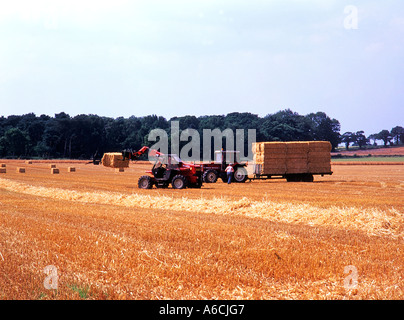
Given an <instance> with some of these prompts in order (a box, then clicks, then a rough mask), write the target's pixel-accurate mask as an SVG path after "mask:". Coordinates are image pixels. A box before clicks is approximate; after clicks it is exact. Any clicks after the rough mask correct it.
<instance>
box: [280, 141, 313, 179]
mask: <svg viewBox="0 0 404 320" xmlns="http://www.w3.org/2000/svg"><path fill="white" fill-rule="evenodd" d="M285 145H286V161H285V162H286V173H291V174H292V173H307V172H308V161H307V159H308V152H309V142H306V141H304V142H300V141H298V142H286V143H285Z"/></svg>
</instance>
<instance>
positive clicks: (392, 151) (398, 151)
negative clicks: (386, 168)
mask: <svg viewBox="0 0 404 320" xmlns="http://www.w3.org/2000/svg"><path fill="white" fill-rule="evenodd" d="M331 154H332V155H337V154H341V155H343V156H353V155H355V154H356V155H357V156H368V155H369V154H370V155H372V156H382V155H390V156H391V155H397V156H404V146H399V147H397V146H393V147H387V148H370V149H362V150H361V149H350V150H339V151H336V152H333V153H331Z"/></svg>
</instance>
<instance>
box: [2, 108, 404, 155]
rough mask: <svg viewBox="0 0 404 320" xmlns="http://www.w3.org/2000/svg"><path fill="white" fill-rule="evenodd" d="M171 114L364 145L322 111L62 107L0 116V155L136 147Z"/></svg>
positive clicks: (208, 124)
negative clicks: (160, 112)
mask: <svg viewBox="0 0 404 320" xmlns="http://www.w3.org/2000/svg"><path fill="white" fill-rule="evenodd" d="M174 120H176V121H179V125H180V130H185V129H187V128H191V129H196V130H197V131H198V132H199V133H200V134H201V136H202V131H203V129H211V130H213V129H216V128H218V129H220V130H225V129H227V128H230V129H232V130H234V131H235V130H236V129H245V131H247V129H256V139H257V141H258V142H260V141H308V140H323V141H330V142H331V144H332V147H333V148H336V147H337V146H338V145H339V144H340V143H341V142H344V143H346V144H347V146H348V147H349V145H350V144H351V143H357V144H358V145H361V146H363V143H362V140H361V139H362V137H361V136H360V131H358V132H357V133H355V135H354V134H352V136H351V135H348V133H344V134H343V135H341V134H340V123H339V121H338V120H336V119H331V118H330V117H329V116H328V115H327V114H326V113H324V112H317V113H310V114H307V115H300V114H298V113H297V112H293V111H292V110H290V109H286V110H281V111H278V112H276V113H273V114H268V115H267V116H265V117H259V116H258V115H255V114H252V113H249V112H244V113H239V112H233V113H229V114H227V115H207V116H200V117H196V116H183V117H173V118H171V119H166V118H164V117H162V116H157V115H149V116H145V117H135V116H131V117H129V118H124V117H118V118H111V117H104V116H99V115H93V114H89V115H85V114H81V115H77V116H74V117H71V116H70V115H68V114H66V113H64V112H61V113H57V114H55V115H54V116H53V117H51V116H48V115H40V116H37V115H35V114H34V113H29V114H25V115H12V116H8V117H4V116H3V117H0V157H2V158H19V157H20V158H68V159H92V158H93V157H94V155H95V154H98V155H102V154H103V153H105V152H119V151H121V150H124V149H132V150H138V149H140V148H141V147H142V146H144V145H148V146H151V145H152V144H154V143H155V142H150V141H149V139H148V135H149V132H150V131H151V130H153V129H157V128H160V129H164V130H166V131H167V133H168V134H169V133H170V127H171V126H170V123H171V121H174ZM397 128H401V127H397ZM397 128H396V129H397ZM401 129H402V128H401ZM389 134H390V135H389V139H390V140H387V141H388V143H389V142H390V143H391V141H392V140H394V139H395V140H396V141H397V143H402V142H403V138H404V134H403V133H402V131H400V130H398V131H397V130H394V132H393V130H392V131H389ZM353 139H355V140H353ZM369 139H384V136H383V137H382V135H380V136H377V137H375V136H372V137H370V136H369V137H365V144H366V143H369V142H368V140H369ZM348 140H349V142H347V141H348Z"/></svg>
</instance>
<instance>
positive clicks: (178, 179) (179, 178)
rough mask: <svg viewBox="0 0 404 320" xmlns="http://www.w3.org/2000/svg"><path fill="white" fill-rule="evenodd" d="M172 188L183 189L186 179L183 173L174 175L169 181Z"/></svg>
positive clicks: (185, 185)
mask: <svg viewBox="0 0 404 320" xmlns="http://www.w3.org/2000/svg"><path fill="white" fill-rule="evenodd" d="M171 185H172V186H173V189H184V188H186V187H187V179H186V178H185V177H184V176H183V175H180V174H178V175H176V176H175V177H174V178H173V180H172V181H171Z"/></svg>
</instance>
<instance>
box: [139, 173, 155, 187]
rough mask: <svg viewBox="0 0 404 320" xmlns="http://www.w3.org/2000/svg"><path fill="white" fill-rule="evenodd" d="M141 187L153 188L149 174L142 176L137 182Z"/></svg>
mask: <svg viewBox="0 0 404 320" xmlns="http://www.w3.org/2000/svg"><path fill="white" fill-rule="evenodd" d="M137 185H138V187H139V188H140V189H151V188H153V181H152V179H151V177H149V176H141V177H140V178H139V180H138V182H137Z"/></svg>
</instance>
